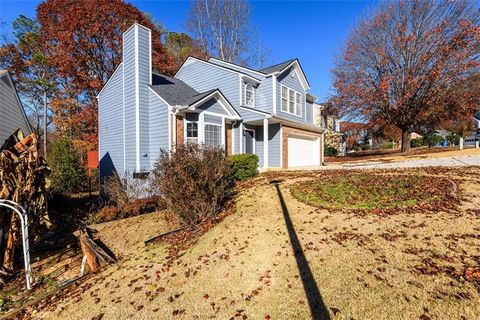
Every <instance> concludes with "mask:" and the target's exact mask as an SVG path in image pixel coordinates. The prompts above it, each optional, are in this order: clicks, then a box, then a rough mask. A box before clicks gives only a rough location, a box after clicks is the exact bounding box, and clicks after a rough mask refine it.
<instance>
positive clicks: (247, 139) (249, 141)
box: [243, 130, 255, 153]
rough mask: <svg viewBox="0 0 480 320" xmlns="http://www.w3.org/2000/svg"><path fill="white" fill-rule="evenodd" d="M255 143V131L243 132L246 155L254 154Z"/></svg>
mask: <svg viewBox="0 0 480 320" xmlns="http://www.w3.org/2000/svg"><path fill="white" fill-rule="evenodd" d="M254 143H255V131H253V130H243V145H244V146H245V149H244V150H245V151H244V152H245V153H254V150H253V144H254Z"/></svg>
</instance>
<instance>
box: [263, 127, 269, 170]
mask: <svg viewBox="0 0 480 320" xmlns="http://www.w3.org/2000/svg"><path fill="white" fill-rule="evenodd" d="M263 167H264V168H265V169H266V168H268V119H266V118H265V119H263Z"/></svg>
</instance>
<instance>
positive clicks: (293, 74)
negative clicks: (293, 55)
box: [290, 68, 295, 78]
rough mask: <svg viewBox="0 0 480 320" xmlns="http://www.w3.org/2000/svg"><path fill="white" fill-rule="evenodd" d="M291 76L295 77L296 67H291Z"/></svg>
mask: <svg viewBox="0 0 480 320" xmlns="http://www.w3.org/2000/svg"><path fill="white" fill-rule="evenodd" d="M290 77H292V78H295V69H293V68H291V69H290Z"/></svg>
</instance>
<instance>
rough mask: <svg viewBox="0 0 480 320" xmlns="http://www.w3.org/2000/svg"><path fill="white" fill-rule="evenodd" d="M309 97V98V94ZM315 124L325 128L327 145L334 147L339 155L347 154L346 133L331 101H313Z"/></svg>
mask: <svg viewBox="0 0 480 320" xmlns="http://www.w3.org/2000/svg"><path fill="white" fill-rule="evenodd" d="M307 99H309V97H308V95H307ZM313 124H314V125H316V126H319V127H321V128H325V129H326V130H327V131H326V133H325V139H324V140H325V146H327V147H333V148H335V149H336V150H337V151H338V155H340V156H344V155H345V152H346V150H345V148H346V145H345V141H344V135H343V133H342V132H340V120H339V118H338V116H337V115H336V112H335V110H333V108H332V105H331V103H329V102H325V103H313Z"/></svg>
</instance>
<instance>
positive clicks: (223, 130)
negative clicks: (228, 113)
mask: <svg viewBox="0 0 480 320" xmlns="http://www.w3.org/2000/svg"><path fill="white" fill-rule="evenodd" d="M221 130H222V131H221V133H220V134H221V136H220V140H221V143H222V146H223V149H224V150H225V151H227V148H225V135H226V134H227V131H225V117H222V129H221Z"/></svg>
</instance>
